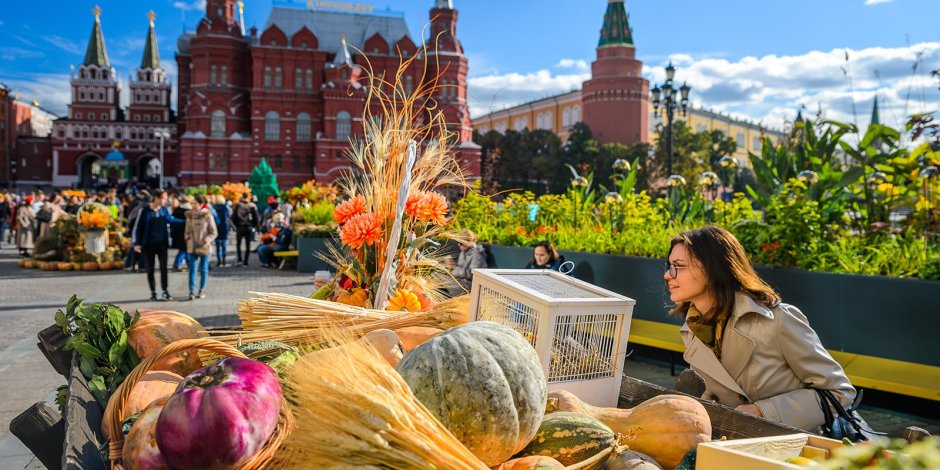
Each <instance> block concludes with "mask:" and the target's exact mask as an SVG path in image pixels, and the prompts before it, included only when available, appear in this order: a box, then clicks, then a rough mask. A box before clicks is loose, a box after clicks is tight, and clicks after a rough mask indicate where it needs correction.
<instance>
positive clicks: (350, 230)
mask: <svg viewBox="0 0 940 470" xmlns="http://www.w3.org/2000/svg"><path fill="white" fill-rule="evenodd" d="M347 202H349V201H347ZM343 204H345V202H344V203H343ZM341 205H342V204H341ZM337 209H339V208H338V207H337ZM345 220H346V223H345V224H344V225H343V228H342V229H341V230H340V240H342V242H343V244H345V245H346V246H348V247H350V248H354V249H358V248H360V247H362V245H363V243H365V244H368V245H372V244H373V243H375V242H376V240H378V239H380V238H382V219H381V218H379V216H377V215H375V214H373V213H370V212H367V213H364V214H356V215H353V216H352V217H349V218H348V219H345Z"/></svg>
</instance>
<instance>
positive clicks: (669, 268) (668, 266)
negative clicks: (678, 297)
mask: <svg viewBox="0 0 940 470" xmlns="http://www.w3.org/2000/svg"><path fill="white" fill-rule="evenodd" d="M663 268H664V269H665V270H666V272H667V273H669V276H670V277H672V278H673V279H675V278H677V277H679V270H680V269H685V268H688V266H681V265H678V264H672V263H670V262H668V261H667V262H665V263H663Z"/></svg>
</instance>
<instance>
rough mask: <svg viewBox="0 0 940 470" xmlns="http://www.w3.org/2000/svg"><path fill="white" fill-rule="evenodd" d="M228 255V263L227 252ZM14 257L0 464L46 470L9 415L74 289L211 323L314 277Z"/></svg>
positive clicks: (3, 294)
mask: <svg viewBox="0 0 940 470" xmlns="http://www.w3.org/2000/svg"><path fill="white" fill-rule="evenodd" d="M230 244H231V240H230ZM229 253H230V256H229V261H230V262H234V254H231V253H233V252H232V250H230V251H229ZM171 254H175V250H171ZM18 259H19V258H18V256H17V255H16V252H15V250H13V249H11V248H10V247H9V245H4V247H3V248H2V249H0V425H2V427H0V470H8V469H10V470H19V469H24V470H32V469H42V468H44V467H43V466H42V464H41V463H39V462H38V460H36V459H35V458H34V457H33V456H32V454H31V453H30V452H29V450H28V449H26V448H25V447H24V446H23V445H22V444H21V443H20V442H19V440H18V439H16V438H15V437H14V436H12V435H11V434H10V433H9V432H7V430H8V429H9V423H10V420H11V419H13V418H14V417H15V416H16V415H18V414H19V413H21V412H22V411H23V410H25V409H26V408H28V407H29V406H30V405H32V404H33V403H35V402H37V401H43V400H45V401H50V402H51V400H52V395H51V393H52V392H53V391H54V390H55V388H56V387H57V386H59V385H60V384H63V383H65V380H64V378H62V377H61V376H58V375H57V374H56V373H55V372H54V371H53V370H52V367H51V366H50V365H49V364H48V362H47V361H46V359H45V357H43V356H42V353H40V352H39V350H38V348H36V334H37V333H38V332H39V330H41V329H42V328H45V327H46V326H49V325H51V324H52V323H53V314H54V313H55V311H56V309H58V308H63V307H64V305H65V302H66V301H67V300H68V298H69V297H70V296H71V295H72V294H73V293H75V294H77V295H78V296H79V297H82V298H84V299H86V301H88V302H110V303H114V304H117V305H120V306H121V307H123V308H125V309H126V310H131V311H132V310H134V309H136V308H162V309H171V310H178V311H182V312H186V313H188V314H190V315H192V316H193V317H195V318H197V319H199V320H200V322H202V323H203V324H204V325H206V326H213V325H234V324H235V323H236V322H237V319H236V316H235V315H236V308H237V301H238V299H241V298H245V297H246V296H247V295H248V292H250V291H258V292H282V293H287V294H297V295H307V294H309V293H310V292H311V290H312V275H310V274H299V273H296V272H292V271H274V270H266V269H261V268H259V267H257V265H258V261H257V257H254V256H253V257H252V260H251V262H252V264H253V266H252V267H247V268H244V267H237V268H236V267H227V268H213V269H212V271H210V274H209V281H208V285H207V289H206V292H207V294H208V297H207V298H205V299H198V300H195V301H188V300H187V301H184V300H174V301H170V302H150V301H149V300H148V299H149V297H150V291H149V288H148V287H147V280H146V275H145V274H143V273H130V272H124V271H109V272H94V273H85V272H78V273H76V272H43V271H39V270H35V269H29V270H26V269H21V268H19V267H18V266H17V265H16V261H17V260H18ZM170 259H171V260H172V257H171V258H170ZM213 264H214V261H213ZM157 282H158V283H159V279H158V280H157ZM170 293H171V294H173V295H174V296H176V297H177V298H178V299H184V298H185V297H186V296H187V294H188V273H186V272H183V273H172V272H171V273H170ZM625 370H626V372H627V373H628V374H629V375H631V376H633V377H636V378H639V379H641V380H646V381H648V382H652V383H655V384H658V385H661V386H664V387H667V388H672V387H673V386H674V385H675V377H673V376H672V375H671V374H670V370H669V365H668V363H665V364H664V363H662V362H659V361H655V360H647V359H643V358H641V357H634V358H631V359H628V361H627V364H626V367H625ZM861 412H862V414H863V416H865V418H866V419H867V420H868V421H869V423H870V424H871V425H872V426H873V427H875V428H876V429H881V430H887V431H890V432H891V433H892V434H898V433H899V432H900V431H901V430H903V429H904V427H905V426H909V425H918V426H921V427H923V428H925V429H927V430H928V431H930V432H931V433H933V434H935V435H938V434H940V421H935V420H930V419H926V418H921V417H917V416H911V415H906V414H901V413H897V412H893V411H891V410H888V409H884V408H876V407H871V406H863V410H862V411H861Z"/></svg>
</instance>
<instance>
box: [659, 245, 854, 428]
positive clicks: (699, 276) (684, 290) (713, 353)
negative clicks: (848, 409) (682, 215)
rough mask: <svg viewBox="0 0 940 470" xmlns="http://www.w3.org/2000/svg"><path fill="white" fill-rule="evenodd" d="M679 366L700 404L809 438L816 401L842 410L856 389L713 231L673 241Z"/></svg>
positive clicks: (794, 314)
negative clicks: (698, 390) (692, 376)
mask: <svg viewBox="0 0 940 470" xmlns="http://www.w3.org/2000/svg"><path fill="white" fill-rule="evenodd" d="M664 279H665V281H666V285H667V287H668V289H669V295H670V299H671V300H672V301H673V302H675V304H676V308H675V309H674V313H677V314H680V315H683V316H684V317H685V323H684V324H683V325H682V328H681V329H680V333H681V335H682V341H683V342H684V343H685V348H686V351H685V355H684V358H685V361H686V362H688V363H689V365H690V366H691V367H692V369H693V370H694V371H695V372H697V373H698V374H699V375H701V376H702V378H703V379H704V380H705V386H706V387H705V393H704V395H703V398H706V399H711V400H715V401H718V402H719V403H721V404H723V405H727V406H731V407H734V408H737V409H738V411H742V412H745V413H749V414H753V415H757V416H763V417H765V418H767V419H770V420H773V421H777V422H780V423H783V424H787V425H790V426H793V427H796V428H800V429H805V430H808V431H815V430H816V429H817V428H818V427H819V426H821V425H822V424H823V423H824V421H825V418H824V416H823V411H822V408H821V407H820V402H819V398H818V394H817V393H816V391H815V390H813V389H824V390H830V391H831V392H832V393H833V394H834V395H835V396H836V397H837V398H838V400H839V401H840V402H841V403H842V404H843V406H849V405H850V404H851V403H852V400H853V399H854V398H855V393H856V392H855V389H854V388H853V387H852V384H851V383H850V382H849V379H848V377H846V375H845V372H844V371H843V370H842V366H841V365H839V363H838V362H836V361H835V360H834V359H833V358H832V356H831V355H830V354H829V353H828V352H827V351H826V348H824V347H823V345H822V343H821V342H820V340H819V337H818V336H817V335H816V332H815V331H813V329H812V328H811V327H810V325H809V321H808V320H807V319H806V317H805V316H804V315H803V313H802V312H800V310H799V309H798V308H796V307H794V306H792V305H787V304H784V303H781V302H780V296H779V295H778V294H777V293H776V292H774V290H773V289H772V288H771V287H770V286H769V285H767V283H765V282H764V281H763V280H762V279H760V277H758V275H757V273H756V272H755V271H754V269H753V268H752V267H751V265H750V263H749V262H748V260H747V255H746V254H745V253H744V249H743V248H742V247H741V244H740V243H739V242H738V240H737V239H736V238H734V235H732V234H731V233H729V232H728V231H726V230H724V229H721V228H718V227H705V228H702V229H698V230H690V231H687V232H684V233H682V234H680V235H678V236H677V237H675V238H674V239H673V240H672V246H671V247H670V250H669V261H668V262H667V263H666V272H665V274H664Z"/></svg>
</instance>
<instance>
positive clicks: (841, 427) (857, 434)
mask: <svg viewBox="0 0 940 470" xmlns="http://www.w3.org/2000/svg"><path fill="white" fill-rule="evenodd" d="M815 390H816V393H817V394H819V403H820V406H821V407H822V411H823V416H824V417H825V418H826V422H825V423H823V425H822V435H823V436H826V437H829V438H832V439H838V440H842V439H843V438H848V439H849V440H850V441H852V442H859V441H869V440H871V439H873V438H874V437H875V436H884V435H887V433H883V432H877V431H874V430H872V429H871V426H869V425H868V423H866V422H865V420H864V419H863V418H862V416H861V415H859V414H858V411H857V410H858V406H859V405H860V404H861V403H862V390H859V391H858V393H857V394H855V400H853V401H852V404H851V405H849V407H848V408H845V407H843V406H842V403H839V400H838V399H837V398H836V397H835V395H833V394H832V392H831V391H829V390H820V389H818V388H817V389H815Z"/></svg>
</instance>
